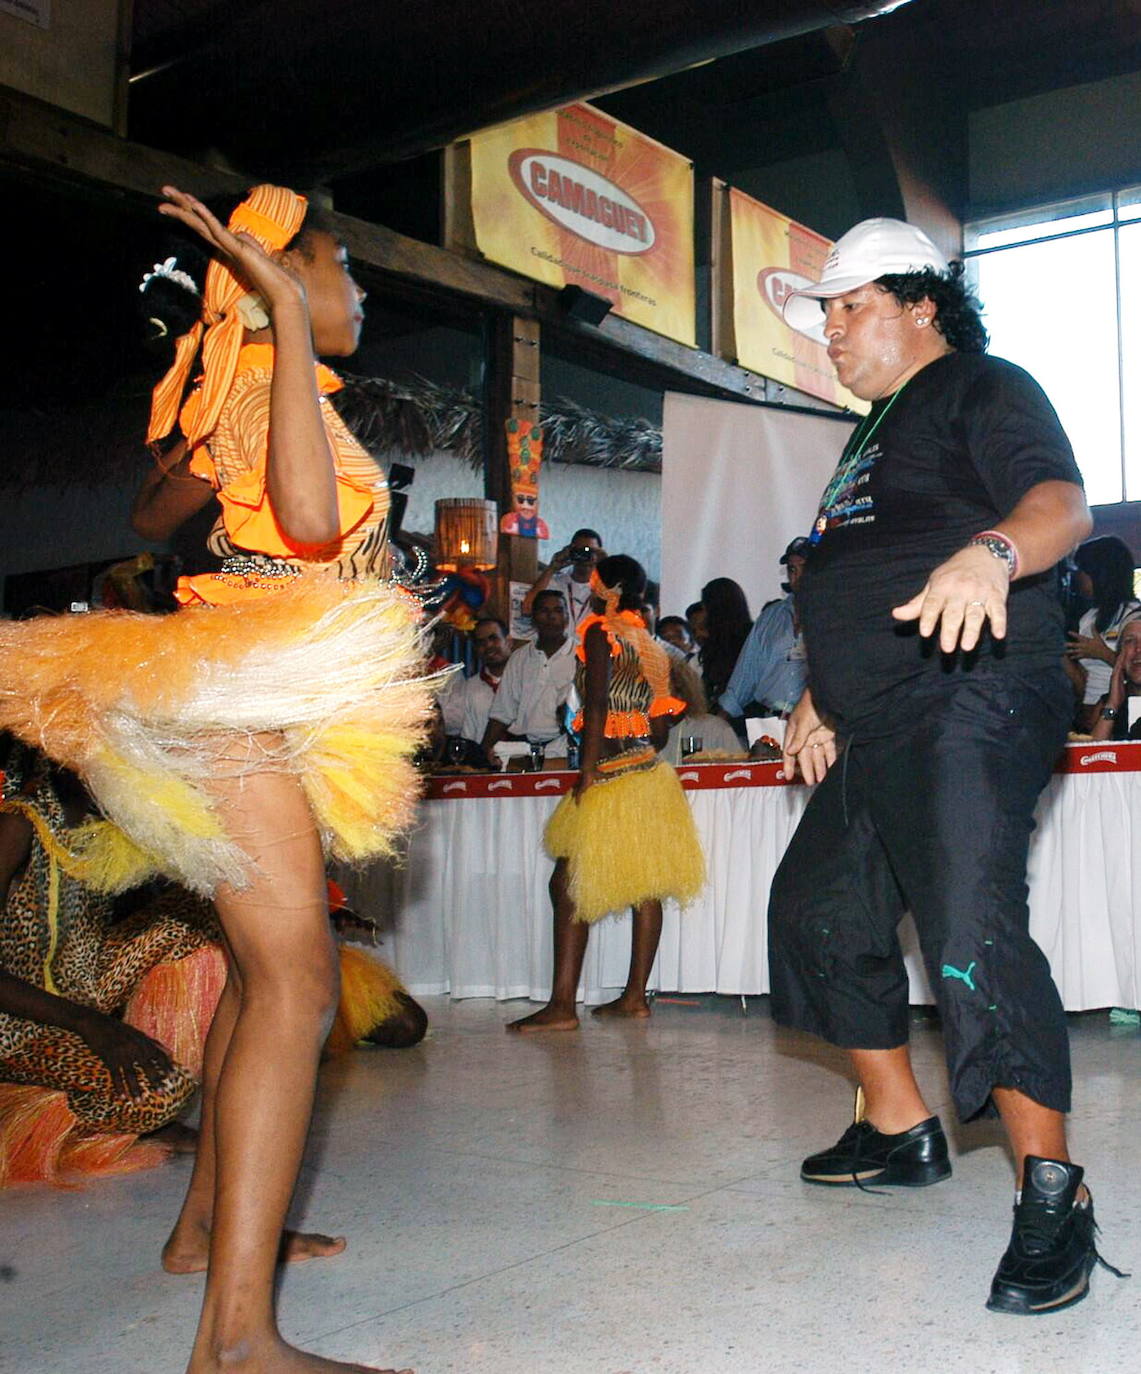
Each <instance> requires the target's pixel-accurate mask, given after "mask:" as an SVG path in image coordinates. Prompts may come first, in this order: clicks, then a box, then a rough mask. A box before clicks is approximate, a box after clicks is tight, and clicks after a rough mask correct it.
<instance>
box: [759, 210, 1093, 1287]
mask: <svg viewBox="0 0 1141 1374" xmlns="http://www.w3.org/2000/svg"><path fill="white" fill-rule="evenodd" d="M821 311H823V329H824V335H825V337H826V339H827V342H828V354H829V357H830V358H831V360H832V362H833V365H834V366H835V368H836V372H837V375H838V377H839V379H840V381H841V382H842V383H843V385H845V386H846V387H848V388H849V389H850V390H851V391H853V392H854V393H855V394H856V395H857V396H859V397H861V398H862V399H864V400H867V401H870V402H871V403H872V406H871V410H870V412H869V414H868V415H867V416H866V417H865V418H864V419H863V420H862V421H861V423H860V424H859V425H858V426H857V427H856V429H855V431H854V432H853V434H852V435H851V437H850V439H849V440H848V443H847V445H846V447H845V449H844V452H843V454H842V456H841V458H840V462H839V466H838V468H837V470H836V473H835V475H834V476H833V478H832V480H831V481H830V482H829V484H828V486H827V488H826V490H825V492H824V496H823V499H822V502H821V506H820V511H819V514H818V517H817V520H816V524H815V527H814V530H813V534H812V541H813V542H812V547H811V549H810V551H809V554H808V560H807V565H806V567H805V570H804V574H803V576H802V579H801V583H800V587H799V589H798V606H799V610H800V615H801V622H802V624H803V627H804V634H805V641H806V646H807V651H808V663H809V676H808V688H807V690H806V691H805V693H804V696H803V697H802V698H801V700H800V702H799V704H798V705H797V707H796V709H795V710H794V712H793V714H792V718H791V719H790V722H789V728H788V734H787V738H786V742H785V768H786V772H789V775H790V776H791V772H790V770H792V769H794V768H796V767H798V766H799V768H800V771H801V773H802V775H803V776H804V779H805V781H806V782H809V783H814V782H819V784H820V786H819V787H818V788H817V791H816V793H815V795H814V796H813V798H812V800H811V801H810V803H809V806H808V809H807V810H806V812H805V815H804V818H803V820H802V822H801V824H800V827H799V829H798V831H797V833H796V835H795V837H794V839H793V841H792V844H791V845H790V847H789V849H788V852H787V853H786V855H785V857H784V860H783V862H782V863H781V866H780V869H779V870H778V872H777V875H776V878H775V880H774V883H773V889H772V896H771V901H770V907H769V939H770V957H771V965H772V1005H773V1015H774V1017H775V1018H776V1019H777V1020H778V1021H780V1022H781V1023H782V1024H784V1025H787V1026H793V1027H796V1028H798V1029H800V1030H805V1031H811V1032H812V1033H814V1034H816V1035H819V1036H822V1037H823V1038H824V1039H826V1040H829V1041H831V1042H832V1043H833V1044H835V1045H838V1046H841V1047H842V1048H844V1049H846V1050H847V1051H848V1052H849V1054H850V1056H851V1062H852V1066H853V1069H854V1071H855V1074H856V1077H857V1079H858V1080H859V1083H860V1087H861V1090H862V1091H861V1093H860V1094H859V1095H858V1097H857V1112H856V1121H855V1122H854V1123H853V1125H852V1126H850V1127H849V1128H848V1130H847V1131H846V1132H845V1133H844V1134H843V1136H842V1137H841V1138H840V1140H839V1141H838V1142H837V1144H836V1145H835V1146H833V1147H832V1148H831V1149H829V1150H825V1151H823V1152H822V1153H820V1154H816V1155H812V1156H811V1157H810V1158H808V1159H806V1160H805V1161H804V1165H803V1168H802V1170H801V1176H802V1178H804V1179H805V1180H807V1181H808V1182H811V1183H820V1184H833V1185H858V1186H861V1185H864V1184H865V1183H867V1182H872V1181H874V1182H875V1183H877V1184H881V1185H882V1184H894V1185H901V1186H910V1187H921V1186H924V1185H927V1184H931V1183H936V1182H938V1181H939V1180H941V1179H944V1178H947V1177H948V1176H949V1175H950V1172H951V1164H950V1160H949V1158H948V1151H947V1141H946V1139H945V1137H944V1134H943V1129H942V1126H941V1125H940V1123H939V1119H938V1117H936V1116H933V1115H932V1114H931V1112H930V1110H929V1109H928V1107H927V1104H926V1103H925V1101H924V1099H923V1096H922V1094H921V1092H920V1089H919V1086H918V1084H917V1083H916V1080H915V1077H914V1075H913V1073H912V1068H911V1061H910V1057H909V1053H908V1047H907V1034H908V1029H907V1027H908V985H907V975H906V972H905V969H904V964H903V959H902V956H901V953H900V946H899V940H898V937H897V933H896V927H897V924H898V922H899V919H900V917H901V916H902V914H903V913H904V911H905V910H910V911H911V913H912V915H913V917H914V919H915V924H916V928H917V930H918V932H919V939H920V944H921V946H922V951H923V957H924V961H925V965H926V968H927V972H928V976H929V978H930V981H931V986H932V987H933V988H934V989H935V992H936V996H937V998H938V1005H939V1011H940V1014H941V1016H942V1022H943V1030H944V1038H945V1043H946V1054H947V1061H948V1066H949V1071H950V1082H951V1089H952V1092H953V1095H954V1099H955V1105H956V1108H957V1110H958V1111H959V1113H960V1115H961V1117H962V1118H963V1119H964V1120H969V1119H970V1118H971V1117H974V1116H976V1115H978V1114H980V1113H982V1112H984V1111H988V1110H994V1109H997V1111H998V1113H999V1114H1000V1115H1001V1117H1002V1121H1003V1125H1004V1126H1005V1128H1006V1131H1007V1134H1008V1136H1009V1138H1010V1143H1011V1146H1012V1149H1013V1152H1014V1157H1015V1164H1016V1169H1017V1172H1018V1184H1017V1186H1018V1189H1019V1192H1018V1193H1017V1194H1016V1198H1017V1201H1016V1205H1015V1211H1014V1230H1013V1235H1012V1237H1011V1241H1010V1245H1009V1248H1008V1249H1007V1251H1006V1253H1005V1254H1004V1255H1003V1257H1002V1260H1001V1262H1000V1264H999V1267H998V1271H997V1273H996V1274H995V1277H994V1282H993V1285H992V1288H991V1293H990V1298H989V1301H988V1303H987V1306H988V1307H989V1308H990V1309H991V1310H992V1311H999V1312H1014V1313H1024V1314H1029V1313H1037V1312H1046V1311H1052V1310H1055V1309H1057V1308H1059V1307H1063V1306H1066V1305H1067V1304H1069V1303H1073V1302H1077V1301H1078V1300H1079V1299H1081V1298H1082V1297H1084V1296H1085V1294H1086V1292H1087V1291H1088V1287H1089V1274H1090V1271H1091V1270H1092V1269H1093V1267H1094V1264H1095V1263H1096V1261H1097V1259H1098V1258H1099V1257H1098V1255H1097V1251H1096V1249H1095V1245H1094V1218H1093V1203H1092V1199H1091V1197H1090V1194H1089V1190H1088V1189H1087V1188H1086V1187H1085V1186H1084V1185H1083V1182H1082V1177H1083V1171H1082V1170H1081V1169H1080V1168H1079V1167H1078V1166H1077V1165H1075V1164H1073V1163H1072V1162H1071V1161H1070V1157H1069V1153H1068V1151H1067V1148H1066V1135H1065V1119H1064V1114H1065V1113H1066V1112H1067V1111H1068V1110H1069V1106H1070V1067H1069V1045H1068V1041H1067V1034H1066V1024H1065V1017H1064V1014H1063V1009H1062V1003H1061V999H1060V998H1059V996H1058V992H1057V989H1056V988H1055V986H1054V983H1053V980H1052V978H1051V976H1050V969H1049V965H1048V963H1047V961H1046V958H1045V956H1044V955H1043V954H1042V951H1041V950H1040V949H1039V948H1038V946H1037V945H1036V944H1035V943H1034V941H1033V940H1032V939H1031V937H1030V933H1029V913H1028V910H1027V904H1026V862H1027V852H1028V846H1029V840H1030V833H1031V830H1032V829H1033V824H1034V822H1033V811H1034V806H1035V803H1036V801H1037V798H1038V795H1039V793H1040V791H1041V790H1042V788H1043V787H1044V786H1045V784H1046V781H1047V779H1048V778H1049V776H1050V772H1051V768H1052V766H1053V763H1054V760H1055V758H1056V757H1057V754H1058V751H1059V750H1060V749H1061V747H1062V744H1063V742H1064V740H1065V736H1066V723H1067V720H1068V717H1069V714H1070V708H1071V702H1070V694H1069V691H1068V688H1067V685H1066V679H1065V676H1064V673H1063V671H1062V667H1061V652H1062V611H1061V606H1060V603H1059V598H1058V594H1057V581H1056V576H1055V565H1056V564H1057V562H1058V561H1059V559H1061V558H1062V557H1063V556H1064V555H1065V554H1066V553H1067V552H1068V551H1069V550H1070V549H1071V548H1073V546H1074V545H1075V544H1076V543H1077V542H1078V541H1079V540H1080V539H1082V538H1084V537H1085V535H1086V534H1087V533H1088V532H1089V529H1090V516H1089V512H1088V510H1087V507H1086V503H1085V498H1084V495H1083V492H1082V486H1081V477H1080V474H1079V473H1078V469H1077V467H1076V466H1075V463H1074V458H1073V453H1072V451H1071V448H1070V445H1069V443H1068V441H1067V439H1066V436H1065V434H1064V433H1063V431H1062V429H1061V426H1060V425H1059V423H1058V419H1057V416H1056V415H1055V414H1054V412H1053V410H1052V408H1051V406H1050V404H1049V402H1048V401H1047V399H1046V397H1045V396H1044V395H1043V393H1042V391H1041V390H1040V389H1039V387H1038V386H1037V384H1036V383H1035V382H1034V381H1033V380H1032V379H1031V378H1030V377H1028V376H1027V375H1026V373H1024V372H1023V371H1021V370H1020V369H1019V368H1017V367H1014V366H1013V365H1011V364H1010V363H1006V362H1003V361H1001V360H999V359H995V358H989V357H986V356H985V349H986V345H987V336H986V332H985V330H984V328H983V326H982V323H981V320H980V318H979V313H978V306H977V303H976V302H975V301H974V300H973V298H972V297H971V296H970V295H969V294H968V293H967V291H966V289H965V287H964V285H963V282H962V266H961V264H958V263H956V264H955V265H954V266H951V265H949V264H948V263H947V261H946V260H945V259H944V257H943V255H942V254H941V253H940V252H939V250H938V249H937V248H936V247H935V246H934V244H932V243H931V241H930V240H929V239H928V238H927V237H926V236H925V235H924V234H923V233H921V232H920V231H919V230H917V229H915V228H913V227H911V226H909V225H907V224H903V223H900V222H899V221H896V220H883V219H879V220H867V221H864V222H863V223H861V224H858V225H856V227H855V228H854V229H851V230H850V231H849V232H848V233H847V234H845V235H844V236H843V238H841V239H840V241H839V242H838V243H837V244H836V246H835V248H834V249H833V250H832V253H831V254H830V255H829V258H828V261H827V263H826V265H825V269H824V275H823V277H822V279H821V280H820V282H819V283H817V284H816V285H815V286H811V287H808V288H805V289H804V290H803V291H801V292H798V293H796V294H795V295H793V296H791V297H790V298H789V300H788V301H787V303H786V305H785V317H786V319H787V320H788V322H789V323H790V324H791V325H792V326H793V327H794V328H798V329H803V330H805V331H806V332H809V331H811V330H813V328H814V327H818V326H819V325H820V323H821ZM838 754H839V755H840V761H839V762H837V758H838ZM833 764H835V766H834V767H833V766H832V765H833Z"/></svg>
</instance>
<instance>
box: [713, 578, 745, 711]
mask: <svg viewBox="0 0 1141 1374" xmlns="http://www.w3.org/2000/svg"><path fill="white" fill-rule="evenodd" d="M701 604H702V606H703V607H704V608H705V641H704V643H702V645H701V680H702V683H703V684H704V686H705V695H706V697H707V698H708V700H709V701H720V700H721V693H722V692H724V691H725V689H726V688H727V687H728V686H729V679H730V677H732V675H733V669H734V667H735V666H736V663H737V657H738V655H739V654H740V652H741V646H742V645H743V644H744V642H745V640H746V639H747V638H748V636H749V631H750V630H751V629H752V628H753V617H752V615H751V614H750V613H749V603H748V601H747V599H746V597H745V593H744V591H743V590H742V589H741V587H740V585H739V584H738V583H736V582H734V581H733V579H732V578H731V577H715V578H714V579H713V581H712V582H707V583H706V584H705V586H704V587H702V589H701Z"/></svg>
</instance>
